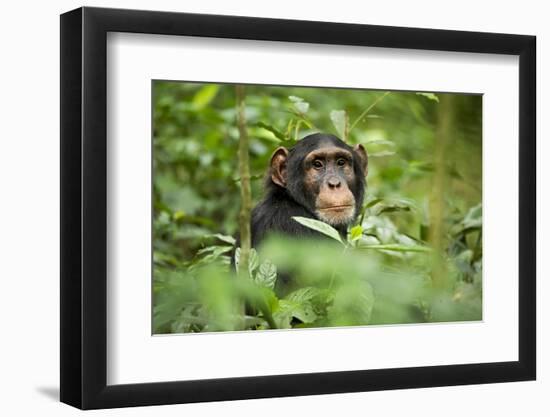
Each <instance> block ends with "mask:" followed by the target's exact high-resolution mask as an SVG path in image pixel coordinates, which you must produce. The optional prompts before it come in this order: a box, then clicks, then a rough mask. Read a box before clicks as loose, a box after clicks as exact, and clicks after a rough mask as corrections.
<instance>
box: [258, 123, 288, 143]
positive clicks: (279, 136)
mask: <svg viewBox="0 0 550 417" xmlns="http://www.w3.org/2000/svg"><path fill="white" fill-rule="evenodd" d="M256 126H258V127H261V128H262V129H265V130H267V131H269V132H271V133H273V135H274V136H275V137H276V138H277V139H280V140H287V139H288V138H287V137H286V136H285V134H284V133H283V132H281V131H280V130H279V129H277V128H276V127H274V126H271V125H268V124H266V123H264V122H258V123H256Z"/></svg>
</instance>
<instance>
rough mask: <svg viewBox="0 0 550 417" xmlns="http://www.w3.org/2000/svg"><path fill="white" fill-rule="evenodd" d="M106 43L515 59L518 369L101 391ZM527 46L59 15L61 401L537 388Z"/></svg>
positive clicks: (109, 14) (480, 38)
mask: <svg viewBox="0 0 550 417" xmlns="http://www.w3.org/2000/svg"><path fill="white" fill-rule="evenodd" d="M108 32H131V33H146V34H162V35H175V36H177V35H186V36H198V37H213V38H235V39H253V40H265V41H285V42H305V43H318V44H332V45H356V46H371V47H382V48H402V49H420V50H439V51H456V52H476V53H490V54H506V55H516V56H519V103H518V112H519V132H518V138H519V155H518V157H519V270H518V274H519V293H518V297H519V360H518V361H513V362H496V363H477V364H467V365H455V364H449V365H444V366H423V367H411V368H396V369H375V370H357V371H343V372H326V373H309V374H292V375H273V376H255V377H239V378H224V379H209V380H198V381H174V382H162V383H140V384H128V385H111V386H110V385H107V383H106V375H107V335H106V333H107V332H106V329H107V312H106V307H107V303H106V299H107V251H106V247H107V181H108V177H107V139H106V137H107V135H106V127H107V112H106V94H107V91H106V90H107V87H106V76H107V73H106V59H107V58H106V44H107V42H106V39H107V33H108ZM535 51H536V38H535V37H534V36H524V35H510V34H495V33H480V32H461V31H449V30H432V29H415V28H403V27H387V26H371V25H358V24H341V23H322V22H312V21H296V20H278V19H265V18H252V17H236V16H216V15H200V14H186V13H171V12H152V11H136V10H120V9H103V8H88V7H84V8H79V9H77V10H73V11H70V12H68V13H65V14H63V15H61V54H60V56H61V310H60V314H61V401H62V402H64V403H67V404H70V405H72V406H75V407H78V408H82V409H95V408H111V407H124V406H142V405H156V404H174V403H190V402H201V401H218V400H237V399H248V398H264V397H282V396H298V395H312V394H327V393H343V392H357V391H376V390H387V389H400V388H420V387H434V386H446V385H463V384H481V383H495V382H506V381H524V380H533V379H535V376H536V315H535V310H536V304H535V301H536V297H535V292H536V259H535V257H536V255H535V253H536V250H535V249H536V203H535V202H536V185H535V184H536V175H535V173H536V158H535V156H536V144H535V107H536V96H535V86H536V84H535V83H536V81H535V79H536V77H535V66H536V65H535V62H536V56H535V54H536V52H535Z"/></svg>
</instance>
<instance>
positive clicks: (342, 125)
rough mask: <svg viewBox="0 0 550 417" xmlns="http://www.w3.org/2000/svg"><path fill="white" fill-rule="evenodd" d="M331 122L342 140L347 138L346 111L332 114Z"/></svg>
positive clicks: (335, 111) (332, 112)
mask: <svg viewBox="0 0 550 417" xmlns="http://www.w3.org/2000/svg"><path fill="white" fill-rule="evenodd" d="M330 120H331V121H332V124H333V125H334V127H335V129H336V132H338V135H339V136H340V137H341V138H344V137H345V136H346V123H347V114H346V111H345V110H333V111H331V112H330Z"/></svg>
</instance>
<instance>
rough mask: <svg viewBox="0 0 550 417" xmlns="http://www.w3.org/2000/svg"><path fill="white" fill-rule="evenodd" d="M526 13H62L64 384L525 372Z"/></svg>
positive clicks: (142, 385) (374, 379) (430, 381)
mask: <svg viewBox="0 0 550 417" xmlns="http://www.w3.org/2000/svg"><path fill="white" fill-rule="evenodd" d="M535 45H536V44H535V37H533V36H525V35H509V34H493V33H475V32H459V31H447V30H432V29H416V28H401V27H385V26H371V25H356V24H341V23H327V22H312V21H293V20H276V19H265V18H252V17H237V16H214V15H198V14H185V13H169V12H151V11H136V10H118V9H101V8H87V7H85V8H80V9H77V10H74V11H71V12H68V13H65V14H63V15H62V16H61V312H60V314H61V401H63V402H65V403H67V404H70V405H73V406H75V407H78V408H82V409H93V408H111V407H125V406H140V405H155V404H174V403H189V402H201V401H221V400H234V399H247V398H264V397H279V396H297V395H313V394H326V393H342V392H354V391H371V390H387V389H399V388H419V387H433V386H444V385H462V384H480V383H495V382H506V381H523V380H533V379H535V375H536V348H535V346H536V330H535V329H536V317H535V308H536V307H535V300H536V297H535V291H536V268H535V265H536V264H535V248H536V233H535V231H536V223H535V220H536V204H535V202H536V195H535V194H536V193H535V162H536V158H535V156H536V147H535V104H536V96H535V66H536V65H535Z"/></svg>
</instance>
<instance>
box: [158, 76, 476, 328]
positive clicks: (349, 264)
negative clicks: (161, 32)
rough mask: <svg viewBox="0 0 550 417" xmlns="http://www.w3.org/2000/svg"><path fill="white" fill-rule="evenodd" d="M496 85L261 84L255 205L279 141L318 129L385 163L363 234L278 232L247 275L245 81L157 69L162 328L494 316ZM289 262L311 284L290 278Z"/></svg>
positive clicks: (372, 165) (251, 89)
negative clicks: (491, 174) (488, 88)
mask: <svg viewBox="0 0 550 417" xmlns="http://www.w3.org/2000/svg"><path fill="white" fill-rule="evenodd" d="M481 100H482V99H481V96H477V95H462V94H460V95H459V94H453V95H451V94H439V93H437V94H432V93H416V92H386V91H365V90H349V89H328V88H301V87H271V86H246V88H245V95H244V97H243V98H242V101H241V102H240V104H241V105H242V109H243V112H242V114H240V116H241V119H242V120H244V121H245V122H246V132H247V134H248V150H249V153H248V154H249V162H248V163H247V166H249V169H250V174H251V180H250V185H251V191H252V200H253V204H255V203H256V202H257V201H258V200H259V199H260V198H261V197H262V188H263V187H262V185H263V178H264V176H265V172H266V168H267V166H268V162H269V159H270V156H271V153H272V152H273V150H274V149H275V148H276V147H278V146H292V144H293V143H294V142H295V141H296V140H299V139H300V138H302V137H304V136H306V135H307V134H309V133H313V132H318V131H321V132H328V133H333V134H336V135H337V136H339V137H341V138H343V139H345V140H346V141H347V142H348V143H350V144H355V143H362V144H363V145H364V146H365V148H366V149H367V151H368V154H369V173H368V177H367V183H368V187H367V193H366V196H367V197H366V199H365V205H364V209H363V212H362V213H361V216H360V218H359V219H358V222H357V224H356V225H355V226H354V227H353V228H351V229H350V232H349V234H348V236H347V239H340V241H339V239H338V237H336V236H335V238H334V239H333V241H334V244H331V242H327V243H326V244H320V243H315V244H314V245H313V244H311V243H309V242H308V243H309V244H307V243H306V244H304V243H303V242H301V243H300V242H295V241H294V242H293V241H280V240H275V241H271V242H268V243H267V245H266V247H265V248H262V250H261V251H259V252H256V251H254V250H253V251H252V253H250V255H249V256H248V257H249V261H248V268H245V269H247V274H245V275H246V277H244V278H243V274H241V275H240V278H237V277H236V275H235V274H234V269H235V268H233V267H232V266H230V264H229V257H230V256H231V254H232V253H233V251H234V249H235V248H234V244H235V243H234V242H235V241H234V239H233V237H234V236H235V235H236V234H237V233H238V230H239V210H240V207H241V195H240V188H241V181H240V178H239V156H238V149H239V142H240V141H242V132H239V128H238V124H237V119H238V117H239V113H238V104H239V103H238V102H237V101H238V100H237V95H236V88H235V86H234V85H219V84H199V83H183V82H165V81H155V82H154V83H153V106H154V108H153V143H154V176H153V178H154V184H153V193H154V225H153V226H154V230H153V232H154V239H153V249H154V277H153V278H154V286H153V291H154V294H153V296H154V297H153V299H154V311H153V313H154V314H153V316H154V329H153V331H154V333H172V332H200V331H215V330H243V329H267V328H288V327H319V326H341V325H357V324H384V323H411V322H414V323H417V322H429V321H449V320H452V321H455V320H479V319H481V298H482V293H481V272H482V271H481V265H482V244H481V243H482V239H481V237H482V222H481V181H482V140H481V132H482V129H481V120H482V119H481V116H482V111H481ZM311 227H314V228H319V227H322V225H319V224H312V225H311ZM323 232H324V233H326V234H328V235H330V234H331V231H330V230H323ZM277 268H279V269H280V268H284V269H285V270H290V271H292V273H293V276H295V277H296V279H297V283H298V288H297V289H296V290H295V291H293V292H292V293H290V294H284V295H281V294H276V293H275V291H274V284H275V281H276V279H277ZM242 269H243V268H242V265H241V270H242ZM244 303H246V305H248V306H249V307H247V308H246V309H245V308H244V307H243V304H244Z"/></svg>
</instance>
